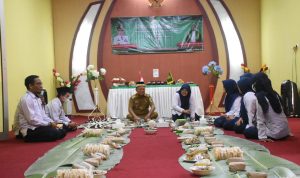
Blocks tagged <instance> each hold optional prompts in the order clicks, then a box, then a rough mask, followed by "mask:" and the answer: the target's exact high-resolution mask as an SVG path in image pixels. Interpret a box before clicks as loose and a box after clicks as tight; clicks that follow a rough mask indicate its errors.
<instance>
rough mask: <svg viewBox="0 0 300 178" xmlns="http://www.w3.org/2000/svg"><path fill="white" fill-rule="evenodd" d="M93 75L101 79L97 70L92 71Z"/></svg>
mask: <svg viewBox="0 0 300 178" xmlns="http://www.w3.org/2000/svg"><path fill="white" fill-rule="evenodd" d="M91 73H92V75H93V76H94V77H95V78H98V77H99V72H98V71H97V70H91Z"/></svg>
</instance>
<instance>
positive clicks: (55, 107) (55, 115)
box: [46, 87, 77, 131]
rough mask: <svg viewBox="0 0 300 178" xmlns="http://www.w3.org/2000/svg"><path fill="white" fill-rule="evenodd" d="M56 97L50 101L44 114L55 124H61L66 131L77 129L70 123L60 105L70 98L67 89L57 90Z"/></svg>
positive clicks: (73, 123) (74, 124)
mask: <svg viewBox="0 0 300 178" xmlns="http://www.w3.org/2000/svg"><path fill="white" fill-rule="evenodd" d="M56 90H57V97H56V98H54V99H53V100H51V101H50V102H49V103H48V104H47V106H46V114H47V115H48V116H49V117H50V118H51V119H52V120H53V121H54V122H55V123H57V124H63V128H64V129H65V130H66V131H74V130H76V129H77V124H76V123H75V122H72V121H71V120H70V119H69V118H68V117H67V116H66V115H65V112H64V110H63V107H62V104H63V103H64V102H65V101H66V100H67V99H68V98H69V96H70V93H71V91H70V88H69V87H60V88H57V89H56Z"/></svg>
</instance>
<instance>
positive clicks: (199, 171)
mask: <svg viewBox="0 0 300 178" xmlns="http://www.w3.org/2000/svg"><path fill="white" fill-rule="evenodd" d="M190 170H191V171H192V173H193V174H195V175H197V176H207V175H210V174H211V173H212V172H213V170H215V167H213V166H192V167H190Z"/></svg>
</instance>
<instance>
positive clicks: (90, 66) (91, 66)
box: [86, 64, 95, 70]
mask: <svg viewBox="0 0 300 178" xmlns="http://www.w3.org/2000/svg"><path fill="white" fill-rule="evenodd" d="M94 68H95V67H94V65H91V64H90V65H88V66H87V68H86V69H87V70H93V69H94Z"/></svg>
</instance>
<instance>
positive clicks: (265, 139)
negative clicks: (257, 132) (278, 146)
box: [259, 138, 274, 142]
mask: <svg viewBox="0 0 300 178" xmlns="http://www.w3.org/2000/svg"><path fill="white" fill-rule="evenodd" d="M259 141H261V142H274V140H272V139H270V138H263V139H259Z"/></svg>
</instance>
